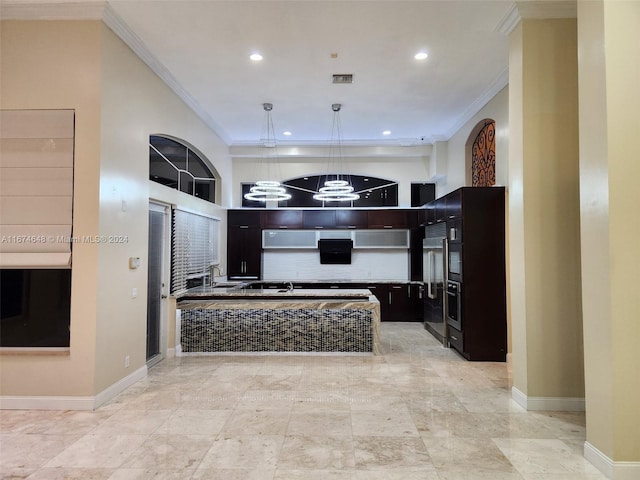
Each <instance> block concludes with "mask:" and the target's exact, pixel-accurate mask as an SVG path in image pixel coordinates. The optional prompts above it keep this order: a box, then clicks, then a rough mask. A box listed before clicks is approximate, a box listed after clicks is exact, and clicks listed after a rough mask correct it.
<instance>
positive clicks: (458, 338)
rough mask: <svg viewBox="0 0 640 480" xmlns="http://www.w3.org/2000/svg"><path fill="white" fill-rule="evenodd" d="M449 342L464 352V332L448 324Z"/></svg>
mask: <svg viewBox="0 0 640 480" xmlns="http://www.w3.org/2000/svg"><path fill="white" fill-rule="evenodd" d="M449 344H450V345H451V346H452V347H453V348H455V349H456V350H457V351H459V352H460V353H463V352H464V333H462V332H461V331H460V330H458V329H456V328H453V327H452V326H451V325H449Z"/></svg>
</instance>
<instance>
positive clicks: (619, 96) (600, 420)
mask: <svg viewBox="0 0 640 480" xmlns="http://www.w3.org/2000/svg"><path fill="white" fill-rule="evenodd" d="M639 24H640V3H638V2H603V1H588V2H587V1H581V2H578V34H579V56H580V70H579V78H580V152H581V153H580V187H581V196H580V200H581V215H582V218H581V232H582V239H581V240H582V271H583V278H582V288H583V310H584V343H585V371H586V379H585V380H586V401H587V442H588V443H589V444H591V445H593V446H594V447H595V448H596V449H598V450H599V451H600V452H602V453H604V454H605V455H606V456H607V457H609V459H612V460H614V461H617V462H624V461H635V462H638V461H639V460H640V435H638V431H640V410H639V409H638V404H639V402H640V367H638V355H637V350H638V339H639V338H640V321H639V319H640V300H639V297H638V293H637V285H638V281H637V278H638V266H639V265H640V251H639V250H638V246H637V245H638V240H637V239H638V236H639V235H640V216H639V215H638V211H637V209H638V186H637V183H638V182H637V180H638V178H639V177H640V163H639V162H638V161H636V159H635V158H634V157H636V156H637V155H636V154H635V152H637V143H638V138H640V122H639V121H638V111H640V94H639V93H638V85H640V42H639V38H640V37H639V34H638V28H637V27H638V25H639ZM629 478H630V477H629Z"/></svg>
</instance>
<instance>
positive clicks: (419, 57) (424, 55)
mask: <svg viewBox="0 0 640 480" xmlns="http://www.w3.org/2000/svg"><path fill="white" fill-rule="evenodd" d="M428 56H429V55H428V54H427V52H418V53H416V54H415V56H414V57H413V58H415V59H416V60H424V59H425V58H427V57H428Z"/></svg>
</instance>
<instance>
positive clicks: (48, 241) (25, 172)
mask: <svg viewBox="0 0 640 480" xmlns="http://www.w3.org/2000/svg"><path fill="white" fill-rule="evenodd" d="M73 143H74V111H73V110H2V111H0V239H1V242H0V267H5V268H20V267H24V268H29V267H33V268H38V267H41V268H47V267H61V266H67V267H68V266H69V265H70V261H71V243H72V239H71V232H72V201H73V148H74V145H73Z"/></svg>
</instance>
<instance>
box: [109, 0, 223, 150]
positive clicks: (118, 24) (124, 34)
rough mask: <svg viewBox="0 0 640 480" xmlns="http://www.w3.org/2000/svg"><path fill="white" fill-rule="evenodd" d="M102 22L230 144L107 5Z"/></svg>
mask: <svg viewBox="0 0 640 480" xmlns="http://www.w3.org/2000/svg"><path fill="white" fill-rule="evenodd" d="M103 21H104V23H105V24H106V25H107V26H108V27H109V28H110V29H111V30H112V31H113V33H115V34H116V35H117V36H118V37H119V38H120V40H122V41H123V42H124V43H126V44H127V46H128V47H129V48H130V49H131V50H133V52H134V53H135V54H136V55H137V56H138V57H139V58H140V60H142V61H143V62H144V63H145V64H146V65H147V66H148V67H149V68H150V69H151V70H152V71H153V72H154V73H155V74H156V75H158V77H160V79H161V80H162V81H163V82H164V83H165V84H166V85H167V86H168V87H169V88H170V89H171V90H172V91H173V93H175V94H176V95H177V96H178V97H179V98H180V99H181V100H182V101H183V102H184V103H186V104H187V106H188V107H189V108H190V109H191V110H193V112H194V113H195V114H196V115H197V116H198V117H199V118H200V119H201V120H202V121H203V122H204V123H205V124H206V125H207V126H208V127H209V128H210V129H211V130H213V132H215V134H216V135H217V136H218V137H220V139H221V140H222V141H223V142H224V143H225V144H227V145H229V144H230V143H231V139H230V138H228V137H227V136H226V135H225V134H224V133H223V130H222V128H221V127H220V125H218V124H217V123H216V122H215V121H214V120H213V118H211V116H210V115H209V114H208V113H207V112H206V111H205V110H204V109H203V108H202V107H201V106H200V104H199V103H198V102H197V101H196V100H195V99H194V98H193V97H192V96H191V95H190V94H189V93H188V92H187V91H186V90H185V89H184V87H183V86H182V85H181V84H180V82H178V80H176V78H175V77H174V76H173V75H172V74H171V72H169V70H167V68H166V67H165V66H164V65H163V64H162V63H161V62H160V61H159V60H158V59H157V57H156V56H155V55H154V54H153V53H151V51H150V50H149V49H148V48H147V46H146V45H145V44H144V42H143V41H142V40H141V39H140V37H138V36H137V35H136V34H135V33H134V32H133V30H131V28H129V26H128V25H127V24H126V23H125V21H124V20H122V18H121V17H120V16H119V15H118V14H117V13H116V12H114V11H113V9H112V8H111V7H110V6H109V5H108V4H107V5H106V8H105V9H104V15H103Z"/></svg>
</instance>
